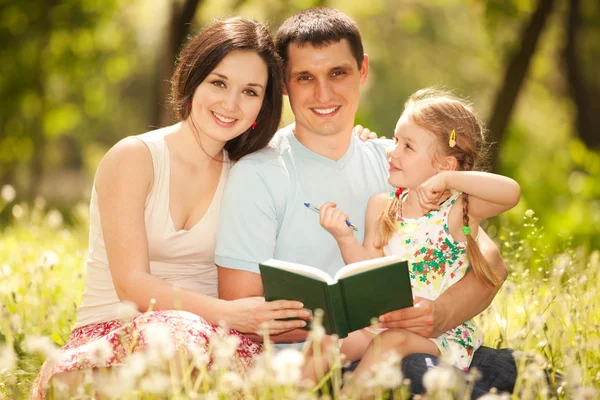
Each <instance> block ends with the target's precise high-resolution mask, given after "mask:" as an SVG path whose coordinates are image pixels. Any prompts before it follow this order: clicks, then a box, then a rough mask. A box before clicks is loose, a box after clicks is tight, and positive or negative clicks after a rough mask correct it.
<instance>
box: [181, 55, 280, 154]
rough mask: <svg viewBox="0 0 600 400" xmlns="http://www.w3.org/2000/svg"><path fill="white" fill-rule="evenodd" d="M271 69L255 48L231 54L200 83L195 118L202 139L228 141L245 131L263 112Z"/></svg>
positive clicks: (194, 98) (193, 99) (196, 93)
mask: <svg viewBox="0 0 600 400" xmlns="http://www.w3.org/2000/svg"><path fill="white" fill-rule="evenodd" d="M267 81H268V68H267V64H266V63H265V62H264V60H263V59H262V58H261V57H260V56H259V55H258V54H256V53H255V52H254V51H241V50H235V51H232V52H231V53H229V54H228V55H227V56H226V57H225V58H223V60H222V61H221V62H220V63H219V64H218V65H217V66H216V67H215V69H214V70H213V71H212V72H211V73H210V74H208V76H207V77H206V79H204V81H202V83H200V85H198V87H197V88H196V91H195V92H194V97H193V98H192V109H191V113H190V115H191V117H192V120H193V122H194V125H195V127H196V128H197V129H198V131H199V133H200V135H201V137H202V140H205V139H209V140H212V141H214V142H219V143H223V145H224V144H225V142H227V141H229V140H231V139H234V138H235V137H237V136H239V135H241V134H242V133H244V132H245V131H246V130H248V128H250V126H251V125H252V123H253V122H254V121H256V117H257V116H258V113H259V112H260V109H261V107H262V103H263V99H264V96H265V90H266V88H267Z"/></svg>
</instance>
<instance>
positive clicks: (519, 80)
mask: <svg viewBox="0 0 600 400" xmlns="http://www.w3.org/2000/svg"><path fill="white" fill-rule="evenodd" d="M553 6H554V0H539V2H538V6H537V9H536V10H535V12H534V13H533V14H532V16H531V19H530V20H529V23H528V24H527V26H526V27H525V29H524V31H523V34H522V35H521V37H522V38H523V40H522V44H521V48H520V49H519V50H518V51H517V53H516V54H515V55H514V56H513V58H512V59H511V60H510V61H509V63H508V66H507V68H506V72H505V74H504V81H503V83H502V86H501V87H500V90H499V91H498V94H497V96H496V101H495V104H494V108H493V111H492V116H491V118H490V120H489V122H488V124H487V127H488V129H489V130H490V132H491V134H492V140H493V141H494V142H495V144H496V146H495V149H494V152H493V154H492V160H491V161H492V166H493V167H494V169H496V168H497V164H498V152H499V149H500V146H501V144H502V139H503V137H504V133H505V131H506V127H507V125H508V122H509V120H510V116H511V114H512V111H513V108H514V106H515V103H516V101H517V97H518V95H519V91H520V89H521V87H522V86H523V82H524V81H525V76H526V74H527V71H528V69H529V64H530V62H531V59H532V58H533V54H534V53H535V49H536V46H537V43H538V40H539V38H540V36H541V33H542V31H543V29H544V25H545V24H546V21H547V20H548V17H549V16H550V14H551V12H552V7H553Z"/></svg>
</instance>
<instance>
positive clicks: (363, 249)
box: [321, 193, 389, 264]
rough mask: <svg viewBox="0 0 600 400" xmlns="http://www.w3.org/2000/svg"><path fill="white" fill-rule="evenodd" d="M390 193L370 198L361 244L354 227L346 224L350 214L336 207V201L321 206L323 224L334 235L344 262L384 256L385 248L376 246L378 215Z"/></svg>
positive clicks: (349, 262) (348, 262)
mask: <svg viewBox="0 0 600 400" xmlns="http://www.w3.org/2000/svg"><path fill="white" fill-rule="evenodd" d="M388 198H389V196H388V194H387V193H382V194H376V195H374V196H372V197H371V198H370V199H369V203H368V205H367V213H366V217H365V238H364V241H363V244H362V245H361V244H360V242H359V241H358V239H356V237H355V236H354V232H353V231H352V228H350V227H348V226H346V221H348V219H349V217H348V215H346V214H344V213H342V212H341V211H340V210H338V209H337V208H336V207H335V204H334V203H325V204H323V206H322V207H321V226H323V228H325V229H326V230H327V231H328V232H329V233H331V234H332V235H333V237H334V238H335V240H336V241H337V243H338V246H339V247H340V251H341V252H342V258H343V259H344V263H346V264H352V263H354V262H358V261H364V260H370V259H372V258H378V257H383V250H382V249H377V248H375V244H376V241H377V237H378V222H377V217H378V215H379V213H380V212H381V210H382V209H383V208H384V207H385V204H386V202H387V201H388Z"/></svg>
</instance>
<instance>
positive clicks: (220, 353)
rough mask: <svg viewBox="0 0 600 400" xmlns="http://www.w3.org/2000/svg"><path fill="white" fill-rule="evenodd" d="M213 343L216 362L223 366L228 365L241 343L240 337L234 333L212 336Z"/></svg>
mask: <svg viewBox="0 0 600 400" xmlns="http://www.w3.org/2000/svg"><path fill="white" fill-rule="evenodd" d="M212 345H213V347H212V355H213V357H214V359H215V363H217V364H219V365H221V366H227V365H228V364H229V363H230V360H231V358H233V357H234V355H235V353H236V351H237V348H238V346H239V345H240V339H239V338H238V337H237V336H233V335H225V336H218V335H215V336H213V337H212Z"/></svg>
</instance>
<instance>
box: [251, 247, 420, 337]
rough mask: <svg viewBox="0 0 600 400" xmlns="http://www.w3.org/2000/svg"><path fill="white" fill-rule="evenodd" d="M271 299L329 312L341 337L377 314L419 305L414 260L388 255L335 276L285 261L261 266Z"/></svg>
mask: <svg viewBox="0 0 600 400" xmlns="http://www.w3.org/2000/svg"><path fill="white" fill-rule="evenodd" d="M260 273H261V276H262V282H263V287H264V292H265V298H266V300H267V301H271V300H281V299H284V300H298V301H301V302H302V303H304V307H305V308H307V309H310V310H313V311H314V310H316V309H318V308H320V309H321V310H323V311H324V315H323V327H324V328H325V332H327V334H334V333H335V334H337V335H338V336H339V337H340V338H344V337H346V336H348V333H350V332H354V331H355V330H358V329H362V328H364V327H366V326H369V325H371V319H372V318H378V317H379V316H380V315H382V314H385V313H387V312H389V311H393V310H398V309H401V308H405V307H410V306H412V305H413V296H412V290H411V284H410V276H409V274H408V262H407V261H403V260H401V259H400V258H398V257H394V256H392V257H383V258H376V259H373V260H367V261H361V262H357V263H353V264H348V265H346V266H345V267H343V268H342V269H340V270H339V271H338V272H337V273H336V274H335V276H334V277H331V276H329V275H328V274H327V273H325V272H323V271H321V270H320V269H317V268H314V267H310V266H307V265H302V264H295V263H291V262H286V261H280V260H274V259H271V260H268V261H265V262H263V263H261V264H260Z"/></svg>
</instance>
